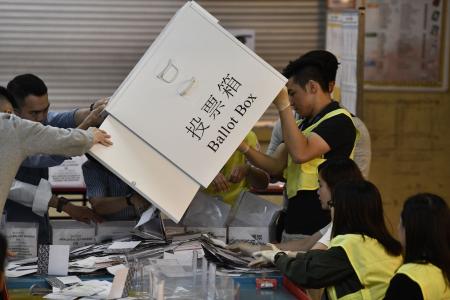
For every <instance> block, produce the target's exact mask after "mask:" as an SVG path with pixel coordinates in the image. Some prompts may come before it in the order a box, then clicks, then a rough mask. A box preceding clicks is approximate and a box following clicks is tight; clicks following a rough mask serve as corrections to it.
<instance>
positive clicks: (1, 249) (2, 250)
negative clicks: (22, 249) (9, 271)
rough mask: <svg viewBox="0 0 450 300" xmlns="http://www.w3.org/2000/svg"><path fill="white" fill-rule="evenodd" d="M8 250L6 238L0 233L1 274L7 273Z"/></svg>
mask: <svg viewBox="0 0 450 300" xmlns="http://www.w3.org/2000/svg"><path fill="white" fill-rule="evenodd" d="M7 249H8V241H7V240H6V237H5V236H4V235H3V234H2V233H0V272H4V271H5V262H6V250H7Z"/></svg>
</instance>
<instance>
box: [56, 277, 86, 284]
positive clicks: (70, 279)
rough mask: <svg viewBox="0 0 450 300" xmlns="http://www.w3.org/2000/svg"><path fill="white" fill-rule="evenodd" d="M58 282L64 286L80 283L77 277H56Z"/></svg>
mask: <svg viewBox="0 0 450 300" xmlns="http://www.w3.org/2000/svg"><path fill="white" fill-rule="evenodd" d="M56 279H58V280H59V281H61V282H62V283H63V284H65V285H69V284H74V283H79V282H81V279H80V278H78V276H64V277H56Z"/></svg>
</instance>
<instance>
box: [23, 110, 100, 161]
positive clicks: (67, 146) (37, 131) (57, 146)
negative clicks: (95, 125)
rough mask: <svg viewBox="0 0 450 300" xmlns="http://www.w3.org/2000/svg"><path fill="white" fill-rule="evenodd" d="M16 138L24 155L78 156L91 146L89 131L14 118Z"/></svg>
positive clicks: (91, 140) (91, 136)
mask: <svg viewBox="0 0 450 300" xmlns="http://www.w3.org/2000/svg"><path fill="white" fill-rule="evenodd" d="M14 123H15V124H14V127H15V130H16V134H17V137H18V138H19V141H20V142H21V144H22V150H23V151H24V153H25V155H27V156H30V155H34V154H57V155H65V156H78V155H82V154H84V153H86V151H88V150H89V149H90V148H91V147H92V145H93V134H92V132H91V130H87V131H85V130H80V129H63V128H56V127H51V126H44V125H42V124H40V123H36V122H31V121H28V120H23V119H20V118H17V117H16V118H14Z"/></svg>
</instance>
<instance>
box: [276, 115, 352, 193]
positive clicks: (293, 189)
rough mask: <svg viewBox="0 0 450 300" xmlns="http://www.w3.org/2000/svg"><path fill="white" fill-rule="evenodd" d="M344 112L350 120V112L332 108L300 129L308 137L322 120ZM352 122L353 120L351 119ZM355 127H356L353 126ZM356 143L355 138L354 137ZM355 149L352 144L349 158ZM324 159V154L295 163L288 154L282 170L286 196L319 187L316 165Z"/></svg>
mask: <svg viewBox="0 0 450 300" xmlns="http://www.w3.org/2000/svg"><path fill="white" fill-rule="evenodd" d="M340 114H344V115H346V116H347V117H349V118H350V120H352V117H351V115H350V113H349V112H348V111H347V110H345V109H343V108H338V109H336V110H333V111H331V112H329V113H327V114H326V115H324V116H323V117H322V118H320V119H319V120H318V121H317V122H315V123H314V124H312V125H311V126H309V127H308V128H306V129H304V130H302V133H303V134H304V135H305V136H306V137H308V136H309V135H310V134H311V132H312V131H313V130H314V129H315V128H316V127H317V126H319V124H320V123H322V122H323V121H325V120H327V119H330V118H332V117H335V116H337V115H340ZM352 122H353V120H352ZM300 124H301V121H299V122H298V125H300ZM355 129H356V128H355ZM356 135H357V138H358V136H359V133H358V131H356ZM355 144H356V139H355ZM354 151H355V147H354V145H353V150H352V153H351V154H350V158H353V152H354ZM324 161H325V158H324V156H323V155H322V156H321V157H318V158H314V159H312V160H310V161H308V162H305V163H302V164H296V163H294V162H293V161H292V157H291V155H288V164H287V168H286V169H285V171H284V175H285V176H284V177H285V178H286V192H287V197H288V198H292V197H294V196H295V195H296V194H297V191H300V190H307V191H314V190H317V189H318V188H319V175H318V170H317V168H318V166H319V165H320V164H321V163H323V162H324Z"/></svg>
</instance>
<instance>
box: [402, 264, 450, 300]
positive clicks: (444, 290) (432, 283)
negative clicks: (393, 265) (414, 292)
mask: <svg viewBox="0 0 450 300" xmlns="http://www.w3.org/2000/svg"><path fill="white" fill-rule="evenodd" d="M399 273H400V274H405V275H406V276H408V277H409V278H411V280H413V281H414V282H415V283H417V284H418V285H419V286H420V289H421V290H422V296H423V299H424V300H443V299H450V286H449V285H448V284H447V283H446V280H445V278H444V275H443V274H442V270H441V269H439V268H438V267H436V266H435V265H433V264H415V263H408V264H404V265H403V266H401V267H400V269H398V271H397V274H399Z"/></svg>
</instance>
